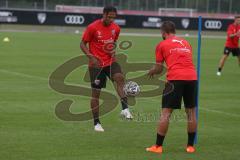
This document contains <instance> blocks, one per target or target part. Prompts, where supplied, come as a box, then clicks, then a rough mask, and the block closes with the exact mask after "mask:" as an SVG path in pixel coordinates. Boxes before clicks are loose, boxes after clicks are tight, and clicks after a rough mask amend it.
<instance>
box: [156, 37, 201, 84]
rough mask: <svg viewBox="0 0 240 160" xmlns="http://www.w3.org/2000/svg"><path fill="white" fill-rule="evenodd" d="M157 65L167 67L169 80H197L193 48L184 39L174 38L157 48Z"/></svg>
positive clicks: (161, 43) (163, 42)
mask: <svg viewBox="0 0 240 160" xmlns="http://www.w3.org/2000/svg"><path fill="white" fill-rule="evenodd" d="M155 54H156V63H163V62H165V63H166V65H167V80H197V73H196V70H195V67H194V64H193V60H192V47H191V45H190V44H189V43H188V42H187V41H186V40H185V39H183V38H179V37H176V36H172V37H170V38H168V39H166V40H164V41H162V42H160V43H159V44H158V45H157V47H156V52H155Z"/></svg>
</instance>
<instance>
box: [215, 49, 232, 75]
mask: <svg viewBox="0 0 240 160" xmlns="http://www.w3.org/2000/svg"><path fill="white" fill-rule="evenodd" d="M230 52H231V49H230V48H227V47H225V48H224V52H223V55H222V57H221V59H220V61H219V65H218V71H217V75H218V76H220V75H221V72H222V69H223V67H224V64H225V61H226V60H227V58H228V55H229V53H230Z"/></svg>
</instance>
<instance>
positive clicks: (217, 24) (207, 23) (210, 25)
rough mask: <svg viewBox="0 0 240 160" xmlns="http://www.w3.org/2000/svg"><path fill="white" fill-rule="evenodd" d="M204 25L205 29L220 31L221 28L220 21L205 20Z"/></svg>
mask: <svg viewBox="0 0 240 160" xmlns="http://www.w3.org/2000/svg"><path fill="white" fill-rule="evenodd" d="M204 25H205V27H206V28H207V29H221V28H222V22H221V21H213V20H212V21H211V20H207V21H205V23H204Z"/></svg>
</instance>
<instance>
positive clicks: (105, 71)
mask: <svg viewBox="0 0 240 160" xmlns="http://www.w3.org/2000/svg"><path fill="white" fill-rule="evenodd" d="M116 73H122V71H121V67H120V65H119V64H118V63H117V62H113V63H112V64H111V65H110V66H106V67H102V68H94V67H89V74H90V80H91V87H92V88H96V89H101V88H106V83H107V77H108V78H109V79H111V80H112V81H113V79H112V77H113V75H114V74H116Z"/></svg>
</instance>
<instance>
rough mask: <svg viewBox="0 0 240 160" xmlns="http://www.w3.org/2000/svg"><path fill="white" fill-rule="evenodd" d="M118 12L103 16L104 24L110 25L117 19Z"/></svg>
mask: <svg viewBox="0 0 240 160" xmlns="http://www.w3.org/2000/svg"><path fill="white" fill-rule="evenodd" d="M116 16H117V14H116V12H108V13H104V14H103V22H104V24H105V25H107V26H108V25H110V24H111V23H112V22H113V21H114V19H115V18H116Z"/></svg>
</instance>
